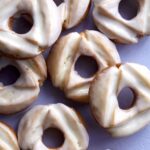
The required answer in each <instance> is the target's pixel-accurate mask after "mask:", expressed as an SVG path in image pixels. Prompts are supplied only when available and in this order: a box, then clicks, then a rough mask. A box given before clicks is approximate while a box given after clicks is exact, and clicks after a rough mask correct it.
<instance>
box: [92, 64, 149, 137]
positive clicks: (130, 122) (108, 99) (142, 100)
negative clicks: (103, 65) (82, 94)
mask: <svg viewBox="0 0 150 150" xmlns="http://www.w3.org/2000/svg"><path fill="white" fill-rule="evenodd" d="M149 77H150V70H148V69H147V68H146V67H145V66H142V65H139V64H134V63H126V64H122V65H118V66H113V67H110V68H108V69H106V70H103V71H102V72H100V73H99V74H97V76H96V78H95V79H94V81H93V83H92V85H91V87H90V104H91V110H92V113H93V115H94V117H95V118H96V120H97V122H98V123H99V124H100V125H101V126H102V127H104V128H106V129H107V130H108V131H109V132H110V133H111V134H112V135H113V136H115V137H123V136H128V135H131V134H134V133H135V132H137V131H139V130H140V129H141V128H143V127H145V126H146V125H147V124H148V123H150V117H149V115H150V94H149V93H150V80H149ZM125 87H129V88H131V89H132V90H133V91H134V94H135V102H134V104H133V106H132V107H131V108H128V109H121V108H120V107H119V103H118V100H117V95H118V94H119V93H120V91H121V90H122V89H123V88H125Z"/></svg>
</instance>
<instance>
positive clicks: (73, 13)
mask: <svg viewBox="0 0 150 150" xmlns="http://www.w3.org/2000/svg"><path fill="white" fill-rule="evenodd" d="M90 2H91V0H64V2H63V3H62V4H61V5H60V6H59V7H60V10H61V15H62V22H63V26H64V28H66V29H69V28H72V27H74V26H76V25H77V24H78V23H79V22H81V21H82V19H83V18H84V17H85V16H86V13H88V9H89V6H90Z"/></svg>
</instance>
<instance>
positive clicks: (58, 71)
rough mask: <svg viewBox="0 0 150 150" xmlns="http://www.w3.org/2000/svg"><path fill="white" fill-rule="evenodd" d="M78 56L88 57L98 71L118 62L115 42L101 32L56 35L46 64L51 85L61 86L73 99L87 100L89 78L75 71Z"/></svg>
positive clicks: (89, 31)
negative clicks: (94, 62) (59, 36)
mask: <svg viewBox="0 0 150 150" xmlns="http://www.w3.org/2000/svg"><path fill="white" fill-rule="evenodd" d="M80 56H89V57H92V58H93V59H94V60H95V61H96V62H97V65H98V69H99V70H101V69H103V68H106V67H108V66H113V65H115V64H117V63H120V57H119V55H118V52H117V50H116V47H115V45H114V44H113V43H112V42H111V41H110V40H109V39H108V38H107V37H106V36H104V35H103V34H101V33H99V32H97V31H92V30H86V31H84V32H82V33H80V34H79V33H76V32H74V33H70V34H68V35H66V36H63V37H62V38H60V39H59V40H58V41H57V42H56V44H55V45H54V47H53V49H52V50H51V52H50V54H49V57H48V61H47V66H48V72H49V75H50V77H51V80H52V82H53V85H54V86H56V87H59V88H60V89H62V90H63V91H64V92H65V94H66V96H67V97H68V98H70V99H72V100H74V101H78V102H86V103H87V102H88V101H89V100H88V99H89V96H88V92H89V86H90V83H91V81H92V80H93V78H94V76H95V74H94V75H93V76H92V77H89V78H84V77H81V76H80V75H79V74H78V72H77V71H76V70H75V64H76V62H77V60H78V58H79V57H80Z"/></svg>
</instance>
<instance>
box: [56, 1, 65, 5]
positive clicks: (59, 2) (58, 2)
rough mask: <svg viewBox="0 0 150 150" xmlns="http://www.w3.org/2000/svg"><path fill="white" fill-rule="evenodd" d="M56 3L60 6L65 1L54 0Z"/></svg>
mask: <svg viewBox="0 0 150 150" xmlns="http://www.w3.org/2000/svg"><path fill="white" fill-rule="evenodd" d="M54 2H55V4H56V5H57V6H59V5H60V4H61V3H62V2H64V1H63V0H54Z"/></svg>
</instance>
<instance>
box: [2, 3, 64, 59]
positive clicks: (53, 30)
mask: <svg viewBox="0 0 150 150" xmlns="http://www.w3.org/2000/svg"><path fill="white" fill-rule="evenodd" d="M22 14H28V15H30V16H31V17H32V20H33V26H32V28H31V30H30V31H29V32H27V33H25V34H18V33H16V32H14V31H13V30H12V24H13V21H14V19H15V17H17V16H18V15H22ZM61 29H62V21H61V15H60V11H59V9H58V7H57V6H56V4H55V3H54V2H53V0H33V1H32V0H15V1H12V0H1V2H0V52H1V53H3V54H5V55H7V56H10V57H15V58H19V59H22V58H31V57H34V56H37V55H39V54H40V53H41V52H42V51H44V50H45V49H46V48H47V47H49V46H51V45H52V44H53V43H54V42H55V41H56V40H57V38H58V36H59V35H60V33H61Z"/></svg>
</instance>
